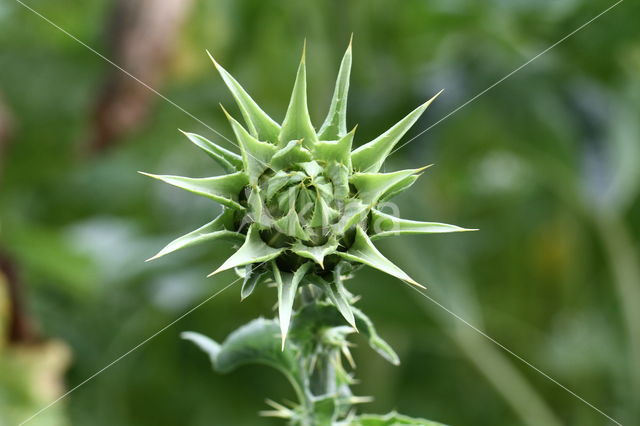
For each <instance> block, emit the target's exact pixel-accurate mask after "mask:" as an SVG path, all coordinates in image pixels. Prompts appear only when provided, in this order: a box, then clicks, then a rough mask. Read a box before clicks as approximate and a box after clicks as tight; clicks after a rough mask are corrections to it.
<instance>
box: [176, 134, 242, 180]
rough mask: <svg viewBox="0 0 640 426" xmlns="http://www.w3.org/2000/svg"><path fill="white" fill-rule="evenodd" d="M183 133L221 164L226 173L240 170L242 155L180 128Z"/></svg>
mask: <svg viewBox="0 0 640 426" xmlns="http://www.w3.org/2000/svg"><path fill="white" fill-rule="evenodd" d="M180 132H182V134H183V135H185V136H186V137H187V138H188V139H189V140H190V141H191V142H193V143H194V144H195V145H196V146H197V147H198V148H200V149H201V150H203V151H204V152H206V153H207V154H208V155H209V156H210V157H211V158H213V159H214V160H216V162H217V163H218V164H220V165H221V166H222V168H223V169H224V170H225V172H227V173H234V172H238V171H241V170H242V157H241V156H239V155H238V154H236V153H235V152H231V151H229V150H227V149H225V148H222V147H221V146H218V145H217V144H215V143H213V142H211V141H210V140H209V139H207V138H205V137H203V136H200V135H196V134H195V133H188V132H183V131H182V130H180Z"/></svg>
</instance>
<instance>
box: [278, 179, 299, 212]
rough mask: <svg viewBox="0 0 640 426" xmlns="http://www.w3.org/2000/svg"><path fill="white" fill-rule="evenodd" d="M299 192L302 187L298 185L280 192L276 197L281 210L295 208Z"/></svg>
mask: <svg viewBox="0 0 640 426" xmlns="http://www.w3.org/2000/svg"><path fill="white" fill-rule="evenodd" d="M299 192H300V187H299V186H297V185H296V186H290V187H289V188H287V190H286V191H282V192H280V193H279V194H278V196H277V198H276V201H277V204H278V209H280V211H288V210H292V209H294V210H295V207H296V200H297V199H298V193H299Z"/></svg>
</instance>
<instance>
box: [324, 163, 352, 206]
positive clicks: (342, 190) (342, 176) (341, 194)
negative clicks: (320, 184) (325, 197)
mask: <svg viewBox="0 0 640 426" xmlns="http://www.w3.org/2000/svg"><path fill="white" fill-rule="evenodd" d="M326 174H327V176H328V177H329V179H331V183H332V184H333V197H334V198H335V200H336V201H343V200H345V199H346V198H347V196H348V195H349V168H348V166H347V165H344V164H339V163H329V165H328V166H327V168H326Z"/></svg>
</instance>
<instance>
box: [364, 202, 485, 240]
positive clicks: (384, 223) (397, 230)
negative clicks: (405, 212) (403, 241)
mask: <svg viewBox="0 0 640 426" xmlns="http://www.w3.org/2000/svg"><path fill="white" fill-rule="evenodd" d="M368 229H369V232H370V233H371V235H370V238H371V240H372V241H373V240H377V239H379V238H383V237H391V236H395V235H402V234H438V233H445V232H466V231H477V229H466V228H461V227H459V226H456V225H448V224H446V223H438V222H419V221H416V220H407V219H401V218H398V217H395V216H391V215H389V214H386V213H382V212H381V211H378V210H376V209H373V210H371V220H370V225H369V228H368Z"/></svg>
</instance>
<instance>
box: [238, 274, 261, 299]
mask: <svg viewBox="0 0 640 426" xmlns="http://www.w3.org/2000/svg"><path fill="white" fill-rule="evenodd" d="M245 273H246V275H245V276H244V282H243V283H242V290H240V300H244V299H246V298H247V297H249V296H251V293H253V290H255V288H256V285H258V283H259V282H260V280H261V279H262V278H263V277H264V275H265V274H266V272H265V271H254V268H250V267H247V268H246V272H245Z"/></svg>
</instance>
